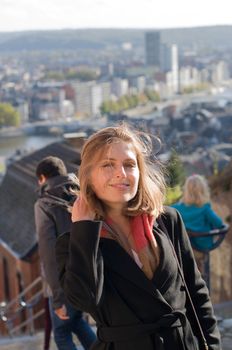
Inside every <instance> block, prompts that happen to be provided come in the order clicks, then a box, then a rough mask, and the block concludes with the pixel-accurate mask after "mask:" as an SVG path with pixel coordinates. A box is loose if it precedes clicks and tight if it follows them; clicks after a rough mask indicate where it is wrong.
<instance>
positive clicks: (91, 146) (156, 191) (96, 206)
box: [79, 124, 165, 218]
mask: <svg viewBox="0 0 232 350" xmlns="http://www.w3.org/2000/svg"><path fill="white" fill-rule="evenodd" d="M118 141H124V142H127V143H130V144H131V145H132V146H133V149H134V152H135V154H136V158H137V163H138V168H139V171H140V178H139V185H138V191H137V193H136V195H135V197H134V198H133V199H132V200H130V201H129V202H128V206H127V208H126V210H125V213H124V214H125V215H128V216H136V215H139V214H141V213H148V214H151V215H154V216H155V217H157V216H158V215H159V214H160V213H161V212H163V201H164V195H165V181H164V176H163V173H162V171H161V166H160V164H159V162H158V161H156V162H155V163H154V162H152V161H151V152H152V142H151V138H150V137H148V136H147V135H146V134H145V133H142V132H139V131H133V130H132V129H131V128H129V126H127V125H125V124H123V125H119V126H115V127H107V128H104V129H101V130H99V131H97V132H96V133H94V134H93V135H91V136H90V137H89V139H88V140H87V141H86V142H85V144H84V146H83V149H82V152H81V165H80V168H79V179H80V188H81V193H82V195H83V197H84V199H85V200H86V201H87V203H88V204H89V206H90V208H91V209H92V210H94V211H95V212H96V218H104V216H105V212H104V204H103V203H102V201H101V200H100V199H99V198H98V197H97V196H96V194H95V193H94V191H93V189H92V187H91V170H92V167H93V164H94V163H96V161H97V159H98V158H100V157H101V155H102V154H103V152H104V151H105V150H106V149H107V147H109V146H110V145H112V143H114V142H118ZM96 158H97V159H96Z"/></svg>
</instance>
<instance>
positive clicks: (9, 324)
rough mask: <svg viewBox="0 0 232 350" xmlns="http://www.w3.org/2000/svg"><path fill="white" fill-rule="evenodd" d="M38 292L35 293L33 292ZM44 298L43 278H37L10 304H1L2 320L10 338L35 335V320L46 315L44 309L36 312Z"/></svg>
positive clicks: (0, 315)
mask: <svg viewBox="0 0 232 350" xmlns="http://www.w3.org/2000/svg"><path fill="white" fill-rule="evenodd" d="M34 289H35V290H36V291H35V292H34V291H33V290H34ZM42 298H43V287H42V278H41V277H38V278H36V279H35V280H34V281H33V282H32V283H31V284H30V285H29V286H27V287H26V288H25V289H24V290H23V291H22V292H21V293H19V295H18V296H17V297H16V298H15V299H13V300H11V301H10V302H8V303H7V302H4V301H3V302H1V303H0V320H1V322H3V323H4V324H5V328H6V331H7V333H8V335H9V336H10V337H13V336H14V335H19V334H22V333H23V334H25V333H29V334H30V335H33V334H34V333H35V320H36V319H38V318H39V317H41V316H42V315H43V314H44V307H43V306H42V307H41V308H40V309H39V310H35V307H36V306H37V308H38V305H39V302H40V301H41V300H42Z"/></svg>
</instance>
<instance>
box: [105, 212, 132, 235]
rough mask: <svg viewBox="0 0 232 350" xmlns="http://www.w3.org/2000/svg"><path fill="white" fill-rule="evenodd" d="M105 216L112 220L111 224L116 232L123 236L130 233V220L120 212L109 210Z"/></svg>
mask: <svg viewBox="0 0 232 350" xmlns="http://www.w3.org/2000/svg"><path fill="white" fill-rule="evenodd" d="M107 216H108V217H109V218H110V220H112V223H111V224H112V226H113V228H114V229H115V230H116V231H120V232H122V233H124V235H128V234H129V233H130V219H129V217H127V216H125V215H124V214H123V212H122V210H120V211H117V210H110V211H108V212H107Z"/></svg>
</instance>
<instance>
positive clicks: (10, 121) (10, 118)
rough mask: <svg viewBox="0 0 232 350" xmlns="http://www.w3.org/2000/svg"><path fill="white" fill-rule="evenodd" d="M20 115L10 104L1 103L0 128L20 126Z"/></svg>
mask: <svg viewBox="0 0 232 350" xmlns="http://www.w3.org/2000/svg"><path fill="white" fill-rule="evenodd" d="M19 124H20V116H19V113H18V112H17V111H16V110H15V109H14V107H13V106H11V105H10V104H9V103H0V128H1V127H3V126H19Z"/></svg>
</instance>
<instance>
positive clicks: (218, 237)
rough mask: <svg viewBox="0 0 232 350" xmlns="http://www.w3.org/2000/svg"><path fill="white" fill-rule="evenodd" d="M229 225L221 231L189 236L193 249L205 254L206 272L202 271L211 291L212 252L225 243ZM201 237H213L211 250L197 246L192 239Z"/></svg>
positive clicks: (220, 229) (193, 233)
mask: <svg viewBox="0 0 232 350" xmlns="http://www.w3.org/2000/svg"><path fill="white" fill-rule="evenodd" d="M229 228H230V227H229V225H228V224H224V225H223V226H222V227H221V228H219V229H214V230H211V231H209V232H194V231H189V230H188V234H189V237H190V240H191V244H192V247H193V248H194V249H195V250H197V251H199V252H202V253H203V254H204V256H203V264H204V271H201V273H202V275H203V278H204V280H205V282H206V284H207V286H208V289H209V291H210V287H211V286H210V284H211V283H210V252H211V251H212V250H214V249H216V248H218V247H219V246H220V245H221V243H222V242H223V240H224V238H225V236H226V234H227V232H228V231H229ZM199 237H212V244H211V246H210V247H209V248H205V247H200V246H199V245H197V244H196V243H195V242H194V241H193V240H192V239H191V238H199Z"/></svg>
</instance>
